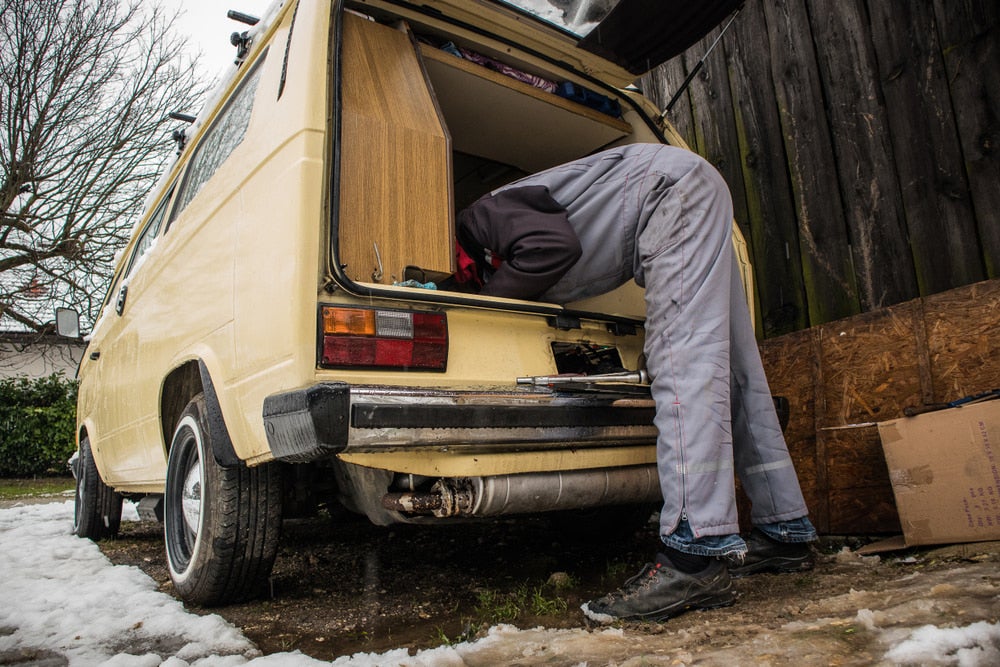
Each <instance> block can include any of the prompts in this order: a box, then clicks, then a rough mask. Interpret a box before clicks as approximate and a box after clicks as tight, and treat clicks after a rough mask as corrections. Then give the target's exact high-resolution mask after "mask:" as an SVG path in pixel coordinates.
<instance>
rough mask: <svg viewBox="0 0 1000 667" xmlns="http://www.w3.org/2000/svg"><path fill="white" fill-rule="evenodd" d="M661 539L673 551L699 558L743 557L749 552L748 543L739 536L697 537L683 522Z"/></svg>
mask: <svg viewBox="0 0 1000 667" xmlns="http://www.w3.org/2000/svg"><path fill="white" fill-rule="evenodd" d="M660 539H662V540H663V543H664V544H665V545H667V546H668V547H670V548H671V549H677V551H682V552H684V553H688V554H695V555H698V556H714V557H720V556H741V555H743V554H745V553H746V552H747V543H746V542H744V541H743V538H742V537H740V536H739V535H736V534H733V535H706V536H705V537H695V536H694V533H693V532H692V531H691V525H690V524H689V523H688V522H687V521H681V522H680V523H679V524H677V528H676V529H675V530H674V532H672V533H670V534H669V535H663V536H662V537H661V538H660Z"/></svg>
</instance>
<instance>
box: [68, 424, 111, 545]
mask: <svg viewBox="0 0 1000 667" xmlns="http://www.w3.org/2000/svg"><path fill="white" fill-rule="evenodd" d="M78 457H79V458H78V461H77V464H76V465H77V470H76V499H75V501H74V503H73V534H74V535H79V536H80V537H86V538H89V539H91V540H108V539H114V538H115V537H117V536H118V528H119V527H120V526H121V522H122V497H121V494H118V493H115V491H114V489H112V488H111V487H110V486H108V485H107V484H105V483H104V480H102V479H101V474H100V473H99V472H97V464H96V463H94V454H93V452H91V451H90V439H89V438H87V437H86V436H84V437H83V438H81V440H80V451H79V453H78Z"/></svg>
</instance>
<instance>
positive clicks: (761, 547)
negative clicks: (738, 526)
mask: <svg viewBox="0 0 1000 667" xmlns="http://www.w3.org/2000/svg"><path fill="white" fill-rule="evenodd" d="M746 543H747V554H746V556H745V557H744V558H743V562H738V561H736V560H735V559H731V560H729V561H728V563H729V574H731V575H732V576H734V577H736V578H739V577H745V576H748V575H751V574H757V573H758V572H804V571H805V570H811V569H812V567H813V556H812V550H811V549H810V548H809V545H808V544H806V543H804V542H778V541H777V540H772V539H771V538H770V537H768V536H767V535H765V534H764V532H763V531H762V530H760V529H759V528H754V529H753V531H752V532H751V533H750V536H749V537H747V538H746Z"/></svg>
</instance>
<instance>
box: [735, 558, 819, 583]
mask: <svg viewBox="0 0 1000 667" xmlns="http://www.w3.org/2000/svg"><path fill="white" fill-rule="evenodd" d="M811 569H813V562H812V561H811V560H809V559H807V558H768V559H765V560H762V561H760V562H759V563H754V564H753V565H744V566H742V567H731V568H729V576H731V577H733V578H734V579H740V578H742V577H747V576H750V575H752V574H760V573H761V572H775V573H777V574H792V573H795V572H806V571H808V570H811Z"/></svg>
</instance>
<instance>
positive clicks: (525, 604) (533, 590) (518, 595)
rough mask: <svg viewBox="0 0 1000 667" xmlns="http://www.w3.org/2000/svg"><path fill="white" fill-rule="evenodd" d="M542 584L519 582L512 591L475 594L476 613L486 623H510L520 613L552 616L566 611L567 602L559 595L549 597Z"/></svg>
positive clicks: (488, 590)
mask: <svg viewBox="0 0 1000 667" xmlns="http://www.w3.org/2000/svg"><path fill="white" fill-rule="evenodd" d="M544 588H545V587H544V586H537V587H531V586H529V585H528V584H521V585H520V586H518V587H516V588H515V589H514V590H512V591H508V592H501V591H496V590H492V589H487V590H481V591H479V593H478V594H477V597H478V603H477V604H476V615H477V616H478V617H479V618H480V619H482V620H483V621H484V622H486V623H490V624H496V623H510V622H512V621H515V620H517V619H518V618H519V617H521V615H522V614H531V615H534V616H552V615H554V614H560V613H562V612H564V611H566V608H567V606H568V605H567V602H566V600H564V599H563V598H561V597H558V596H555V597H549V596H548V595H546V594H545V591H544Z"/></svg>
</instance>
